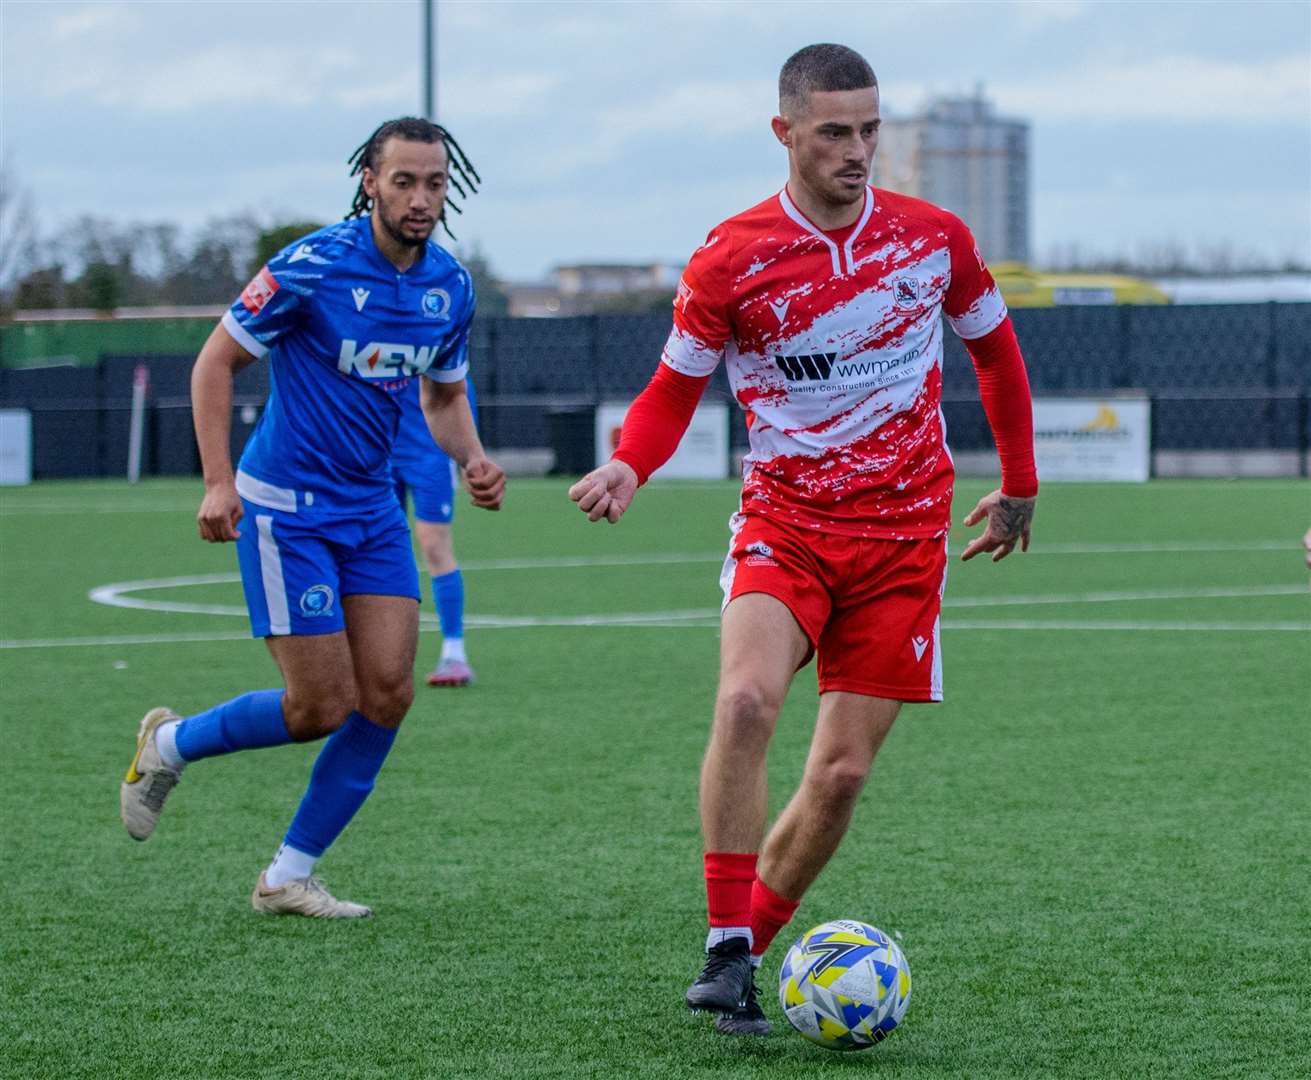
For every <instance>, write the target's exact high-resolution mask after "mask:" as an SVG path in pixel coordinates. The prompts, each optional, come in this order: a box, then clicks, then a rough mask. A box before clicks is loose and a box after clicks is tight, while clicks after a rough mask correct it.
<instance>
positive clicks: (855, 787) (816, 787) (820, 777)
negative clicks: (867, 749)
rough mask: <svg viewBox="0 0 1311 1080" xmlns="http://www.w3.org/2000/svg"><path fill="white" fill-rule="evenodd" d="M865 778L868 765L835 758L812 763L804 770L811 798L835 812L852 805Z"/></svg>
mask: <svg viewBox="0 0 1311 1080" xmlns="http://www.w3.org/2000/svg"><path fill="white" fill-rule="evenodd" d="M868 778H869V763H868V762H866V761H864V760H861V759H856V758H846V757H836V758H831V759H829V760H827V761H822V762H819V763H812V764H811V766H810V767H808V768H807V770H806V780H807V784H808V786H809V787H810V789H811V793H812V798H813V799H814V800H815V801H817V802H819V803H821V804H825V805H831V806H832V807H834V808H835V809H841V808H845V807H847V806H850V805H851V804H852V803H854V802H855V801H856V800H857V799H858V798H859V797H860V793H861V791H862V790H864V787H865V781H866V780H867V779H868Z"/></svg>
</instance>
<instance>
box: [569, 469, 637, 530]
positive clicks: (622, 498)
mask: <svg viewBox="0 0 1311 1080" xmlns="http://www.w3.org/2000/svg"><path fill="white" fill-rule="evenodd" d="M636 494H637V473H635V472H634V471H633V467H632V466H631V465H629V464H628V463H627V462H626V461H620V460H619V459H618V458H615V459H614V460H613V461H607V462H606V463H605V464H604V465H602V466H601V467H600V468H599V469H593V470H592V471H591V472H589V473H588V474H587V475H586V476H584V477H583V478H582V479H581V480H579V481H578V483H576V484H574V486H573V487H571V488H570V489H569V498H571V499H573V501H574V502H576V503H577V504H578V509H579V510H581V511H582V512H583V513H584V514H586V515H587V520H588V521H600V520H601V519H602V518H605V519H606V521H608V522H610V524H611V525H613V524H614V523H615V522H616V521H618V520H619V519H620V518H621V517H622V516H623V513H624V511H625V510H627V509H628V508H629V506H631V505H632V502H633V496H634V495H636Z"/></svg>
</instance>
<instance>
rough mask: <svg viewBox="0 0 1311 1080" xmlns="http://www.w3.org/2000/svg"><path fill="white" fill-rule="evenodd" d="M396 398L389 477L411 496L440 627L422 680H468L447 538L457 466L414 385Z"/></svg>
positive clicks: (399, 493)
mask: <svg viewBox="0 0 1311 1080" xmlns="http://www.w3.org/2000/svg"><path fill="white" fill-rule="evenodd" d="M465 385H466V387H467V388H468V391H469V408H470V410H471V411H472V412H473V416H474V422H475V424H476V423H477V420H478V406H477V403H476V401H475V397H474V392H473V383H472V382H471V381H466V383H465ZM401 401H402V408H401V427H400V431H399V432H397V435H396V445H395V447H394V448H393V450H392V479H393V481H394V483H395V487H396V498H397V500H398V501H399V502H400V504H401V507H402V508H404V506H405V500H406V498H407V496H408V497H409V498H411V499H412V500H413V502H414V538H415V539H416V540H417V541H418V543H419V550H420V551H421V552H422V553H423V561H424V564H425V565H426V566H427V569H428V574H429V578H430V584H431V587H432V599H433V604H434V606H435V607H436V609H437V621H438V623H439V625H440V626H441V632H442V651H441V658H440V659H439V660H438V661H437V666H436V667H435V668H433V670H432V671H430V672H429V673H428V675H427V680H426V681H427V683H428V685H429V686H468V685H469V684H470V683H472V682H473V668H472V667H470V666H469V658H468V656H467V655H466V653H465V648H464V575H463V573H462V572H461V570H460V564H459V563H458V562H457V561H456V559H455V546H454V543H453V541H452V538H451V519H452V518H453V517H454V515H455V492H456V490H457V489H458V487H459V476H458V473H459V469H458V468H457V466H456V464H455V462H453V461H452V460H451V459H450V458H449V457H448V456H447V455H446V454H445V452H443V450H442V449H441V447H439V446H438V445H437V444H436V443H435V442H433V439H432V434H431V433H430V432H429V431H428V425H427V423H426V422H425V420H424V418H423V409H422V408H421V406H420V402H419V394H418V388H417V387H413V388H412V389H411V390H410V391H409V392H407V393H406V394H405V395H404V396H403V397H402V399H401Z"/></svg>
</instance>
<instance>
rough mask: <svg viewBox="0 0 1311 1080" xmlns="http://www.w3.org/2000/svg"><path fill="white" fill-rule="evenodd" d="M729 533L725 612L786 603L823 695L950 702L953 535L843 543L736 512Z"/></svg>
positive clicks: (858, 539) (856, 539)
mask: <svg viewBox="0 0 1311 1080" xmlns="http://www.w3.org/2000/svg"><path fill="white" fill-rule="evenodd" d="M730 528H731V529H732V531H733V540H732V543H731V544H730V546H729V551H728V558H727V559H725V560H724V571H723V574H722V575H721V576H720V585H721V586H722V587H723V589H724V605H725V606H726V607H727V606H728V603H729V601H730V600H733V599H735V598H736V597H739V596H744V595H746V594H747V593H767V594H768V595H770V596H773V597H776V598H777V599H779V600H781V601H782V602H783V603H784V604H786V605H787V608H788V610H789V611H791V612H792V615H793V617H794V618H795V619H796V620H797V622H798V624H800V626H801V629H802V630H803V631H805V634H806V637H808V638H809V639H810V645H811V649H812V650H813V652H814V653H815V654H817V655H818V657H819V691H820V693H821V694H822V693H825V692H827V691H830V690H846V691H849V692H851V693H853V694H866V695H869V696H870V697H881V698H891V699H893V700H896V701H941V700H942V657H941V654H940V652H939V649H938V644H939V626H938V612H939V610H940V608H941V606H942V590H943V587H944V586H945V585H946V583H947V540H946V538H945V537H940V538H938V539H936V540H870V539H865V538H862V537H857V536H836V535H833V534H831V533H822V532H818V531H816V530H813V529H804V528H800V527H798V526H795V525H785V524H782V523H780V522H776V521H768V520H766V519H765V518H762V517H759V516H757V515H755V514H745V515H744V514H735V515H734V516H733V519H732V521H731V522H730ZM807 659H809V658H807Z"/></svg>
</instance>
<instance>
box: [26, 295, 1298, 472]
mask: <svg viewBox="0 0 1311 1080" xmlns="http://www.w3.org/2000/svg"><path fill="white" fill-rule="evenodd" d="M1012 316H1013V318H1014V320H1015V327H1016V332H1017V333H1018V335H1019V339H1020V344H1021V347H1022V348H1023V351H1024V356H1025V361H1026V363H1027V366H1028V370H1029V380H1030V383H1031V385H1032V388H1033V392H1034V394H1035V395H1041V396H1057V397H1059V396H1062V395H1067V396H1099V395H1112V394H1118V393H1123V392H1129V391H1133V392H1141V393H1144V394H1146V395H1147V396H1148V397H1149V398H1150V399H1151V401H1152V449H1153V451H1157V452H1159V451H1182V452H1189V451H1220V452H1226V451H1229V452H1232V451H1277V452H1278V451H1282V452H1296V453H1297V454H1298V455H1299V456H1298V458H1297V460H1298V462H1299V465H1298V468H1299V470H1300V471H1301V472H1302V473H1303V474H1305V472H1306V470H1307V459H1308V449H1309V448H1311V304H1306V303H1291V304H1290V303H1267V304H1215V305H1186V306H1185V305H1179V306H1160V307H1156V306H1152V307H1132V306H1119V307H1061V308H1038V309H1021V310H1019V311H1015V312H1013V313H1012ZM669 327H670V321H669V317H668V316H667V315H649V316H648V315H592V316H580V317H576V318H561V319H510V318H483V319H479V320H478V321H476V322H475V324H474V327H473V331H472V337H471V342H470V346H471V347H470V375H471V378H472V380H473V383H474V389H475V391H476V393H477V398H478V406H479V413H480V423H481V430H482V435H483V440H484V442H485V443H486V444H487V446H488V447H489V448H492V449H501V450H504V449H506V448H515V449H534V448H537V449H549V450H552V451H554V462H555V464H554V471H556V472H558V473H580V472H585V471H587V470H588V469H590V468H591V467H592V465H593V455H594V450H593V445H594V443H593V438H594V437H593V417H594V411H595V408H596V406H597V405H598V404H600V403H601V402H607V401H628V400H631V399H632V398H633V397H634V396H635V395H636V394H637V393H638V392H639V391H640V390H641V389H642V387H643V386H645V385H646V382H647V380H648V379H649V378H650V377H651V374H652V373H653V371H654V370H655V367H656V364H657V363H658V362H659V358H660V351H661V348H662V347H663V345H664V342H665V338H666V337H667V335H668V333H669ZM943 337H944V340H945V343H946V354H945V357H944V362H943V411H944V413H945V415H946V418H947V431H948V439H949V442H950V444H951V447H952V449H953V451H956V452H969V451H985V450H991V449H992V437H991V435H990V433H989V431H988V426H987V422H986V420H985V418H984V415H983V409H982V407H981V406H980V404H979V398H978V390H977V386H976V383H975V380H974V371H973V368H972V366H971V364H970V360H969V357H968V356H967V354H966V353H965V349H964V347H963V345H962V344H961V342H960V341H959V340H958V339H957V338H956V336H955V335H954V334H953V333H951V332H950V331H949V330H948V331H946V332H945V333H944V335H943ZM193 359H194V357H192V356H178V355H172V356H169V355H148V356H102V357H101V358H100V361H99V363H98V364H97V365H96V366H95V367H46V368H15V369H4V368H3V367H0V407H3V408H13V407H19V408H26V409H29V410H30V411H31V413H32V442H33V446H32V464H33V475H34V476H35V477H36V478H37V479H45V478H53V477H76V476H122V475H124V474H125V472H126V470H127V455H128V429H129V422H130V413H131V405H132V380H133V371H134V369H135V368H136V366H137V365H138V364H140V363H145V364H146V365H148V367H149V368H150V394H149V399H148V407H147V411H146V425H145V433H144V434H145V438H144V442H143V453H142V466H141V467H142V473H143V474H156V475H190V474H195V473H198V472H199V471H200V457H199V453H198V451H197V449H196V444H195V438H194V435H193V434H192V426H191V402H190V395H189V380H190V369H191V362H192V361H193ZM2 362H3V358H0V363H2ZM267 392H268V365H267V364H264V363H258V364H253V365H251V366H250V367H249V368H247V369H245V370H244V371H242V372H241V373H240V374H239V375H238V377H237V380H236V386H235V388H234V402H233V406H234V407H233V422H232V451H233V459H234V461H235V459H236V457H237V455H239V453H240V451H241V447H242V446H243V445H244V444H245V441H246V439H247V437H248V436H249V434H250V432H251V430H252V428H253V427H254V424H255V422H256V420H257V419H258V417H259V413H260V410H261V408H262V407H263V403H264V399H265V396H266V394H267ZM706 400H709V401H714V400H721V401H731V400H732V398H731V395H730V393H729V389H728V381H727V378H726V377H725V374H724V369H723V366H722V365H721V367H720V369H719V370H718V371H717V372H716V373H715V376H714V378H713V379H712V380H711V383H710V387H709V389H708V390H707V393H706ZM731 429H732V441H733V447H734V449H735V450H741V449H743V448H745V446H746V426H745V424H744V423H742V422H740V421H738V422H735V423H733V424H732V425H731Z"/></svg>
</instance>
